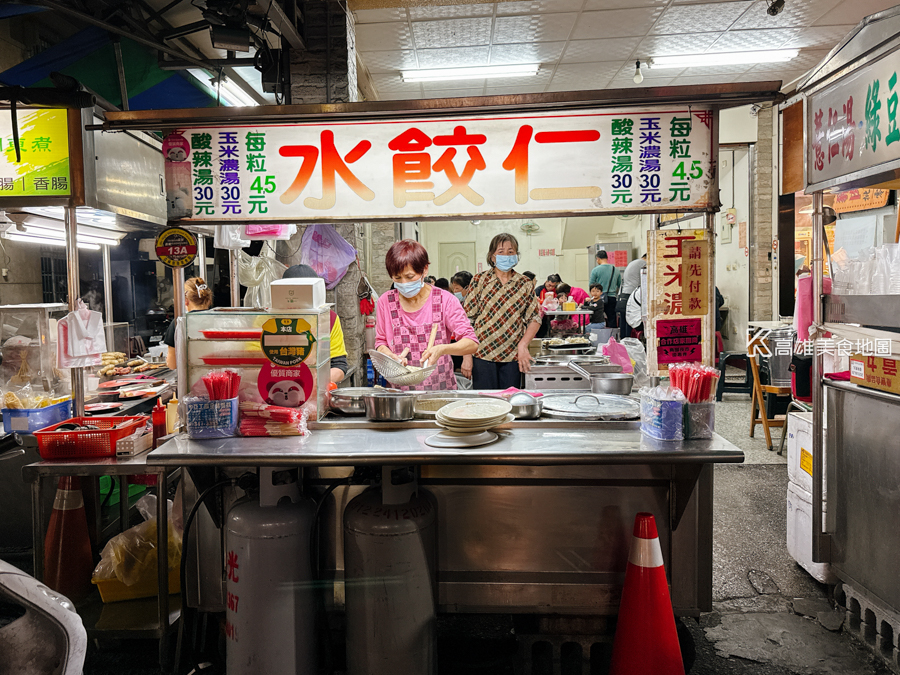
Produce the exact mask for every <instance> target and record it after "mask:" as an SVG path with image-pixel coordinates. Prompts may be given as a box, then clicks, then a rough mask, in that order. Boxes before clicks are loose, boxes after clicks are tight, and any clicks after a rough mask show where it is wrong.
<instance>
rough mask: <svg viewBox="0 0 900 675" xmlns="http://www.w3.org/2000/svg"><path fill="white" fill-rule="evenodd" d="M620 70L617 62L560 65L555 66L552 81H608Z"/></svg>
mask: <svg viewBox="0 0 900 675" xmlns="http://www.w3.org/2000/svg"><path fill="white" fill-rule="evenodd" d="M632 68H633V66H632ZM621 69H622V64H621V63H619V62H617V61H609V62H606V63H562V64H560V65H559V66H557V68H556V74H555V75H554V76H553V80H554V81H556V80H559V79H578V78H591V77H596V78H598V79H603V78H606V79H609V78H611V77H613V76H614V75H616V73H618V72H619V71H620V70H621Z"/></svg>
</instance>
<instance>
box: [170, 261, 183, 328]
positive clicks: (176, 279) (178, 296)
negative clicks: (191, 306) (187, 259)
mask: <svg viewBox="0 0 900 675" xmlns="http://www.w3.org/2000/svg"><path fill="white" fill-rule="evenodd" d="M172 295H174V296H175V298H174V299H175V302H174V305H173V306H174V309H175V318H176V319H178V317H180V316H184V268H183V267H176V268H173V269H172Z"/></svg>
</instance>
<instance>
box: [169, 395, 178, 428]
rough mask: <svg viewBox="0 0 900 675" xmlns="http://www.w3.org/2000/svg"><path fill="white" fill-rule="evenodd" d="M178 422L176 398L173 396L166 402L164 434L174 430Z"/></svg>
mask: <svg viewBox="0 0 900 675" xmlns="http://www.w3.org/2000/svg"><path fill="white" fill-rule="evenodd" d="M177 423H178V399H177V398H175V397H174V396H173V397H172V398H171V399H169V402H168V403H167V404H166V435H167V436H168V435H169V434H171V433H173V432H174V431H175V426H176V425H177Z"/></svg>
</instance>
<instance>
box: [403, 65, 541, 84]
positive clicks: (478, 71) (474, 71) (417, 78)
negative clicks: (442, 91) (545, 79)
mask: <svg viewBox="0 0 900 675" xmlns="http://www.w3.org/2000/svg"><path fill="white" fill-rule="evenodd" d="M540 67H541V64H539V63H522V64H517V65H510V66H471V67H469V68H431V69H426V70H404V71H403V72H402V76H403V81H404V82H444V81H449V80H483V79H485V78H489V77H531V76H533V75H536V74H537V72H538V70H539V69H540Z"/></svg>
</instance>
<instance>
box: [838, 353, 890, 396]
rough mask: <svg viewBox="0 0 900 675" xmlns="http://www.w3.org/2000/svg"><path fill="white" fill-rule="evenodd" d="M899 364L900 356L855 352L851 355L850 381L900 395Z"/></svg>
mask: <svg viewBox="0 0 900 675" xmlns="http://www.w3.org/2000/svg"><path fill="white" fill-rule="evenodd" d="M898 366H900V358H895V357H885V356H864V355H863V354H853V355H852V356H851V357H850V381H851V382H853V383H854V384H858V385H859V386H861V387H869V388H870V389H880V390H881V391H888V392H890V393H892V394H898V395H900V375H898V374H897V367H898Z"/></svg>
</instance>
